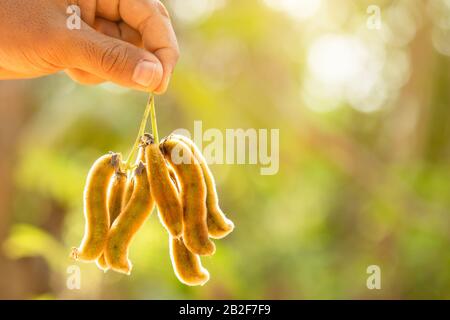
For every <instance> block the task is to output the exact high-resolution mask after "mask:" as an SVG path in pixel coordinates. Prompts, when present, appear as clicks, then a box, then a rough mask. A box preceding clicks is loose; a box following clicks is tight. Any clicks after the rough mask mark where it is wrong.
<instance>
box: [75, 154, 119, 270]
mask: <svg viewBox="0 0 450 320" xmlns="http://www.w3.org/2000/svg"><path fill="white" fill-rule="evenodd" d="M121 160H122V156H121V155H120V154H118V153H109V154H107V155H104V156H102V157H100V158H99V159H97V161H95V163H94V164H93V166H92V167H91V169H90V171H89V173H88V176H87V180H86V185H85V188H84V217H85V230H84V237H83V240H82V241H81V245H80V246H79V248H72V252H71V256H72V258H74V259H76V260H80V261H84V262H89V261H95V260H97V258H99V257H100V255H101V254H102V252H103V249H104V247H105V244H106V239H107V235H108V231H109V224H110V219H109V213H108V201H107V197H108V188H109V183H110V181H111V178H112V176H113V175H114V173H115V172H116V171H117V169H118V167H119V165H120V162H121Z"/></svg>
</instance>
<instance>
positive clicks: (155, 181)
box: [145, 135, 183, 238]
mask: <svg viewBox="0 0 450 320" xmlns="http://www.w3.org/2000/svg"><path fill="white" fill-rule="evenodd" d="M145 139H146V142H147V144H148V146H147V147H146V148H145V159H146V162H147V170H148V173H149V181H150V189H151V191H152V196H153V199H155V202H156V205H157V207H158V216H159V218H160V220H161V223H162V224H163V225H164V226H165V228H166V229H167V231H168V232H169V234H170V235H171V236H172V237H175V238H178V237H179V236H180V235H181V232H182V226H183V207H182V203H181V199H180V198H179V196H178V192H177V188H176V186H175V185H174V183H173V182H172V180H171V177H170V173H169V170H168V168H167V165H166V161H165V160H164V156H163V155H162V153H161V151H160V150H159V147H158V145H157V144H155V143H154V140H153V137H152V136H151V135H146V136H145Z"/></svg>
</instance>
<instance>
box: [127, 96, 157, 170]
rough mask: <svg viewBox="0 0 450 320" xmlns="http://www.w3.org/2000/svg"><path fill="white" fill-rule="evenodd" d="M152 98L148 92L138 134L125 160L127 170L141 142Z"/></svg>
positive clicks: (152, 103)
mask: <svg viewBox="0 0 450 320" xmlns="http://www.w3.org/2000/svg"><path fill="white" fill-rule="evenodd" d="M153 100H154V97H153V94H150V96H149V98H148V102H147V107H146V108H145V111H144V116H143V117H142V120H141V125H140V126H139V132H138V136H137V138H136V141H135V142H134V145H133V148H132V149H131V152H130V154H129V155H128V158H127V161H126V162H125V168H126V169H127V170H128V169H130V168H131V162H132V161H133V158H134V156H135V155H136V151H137V149H138V148H139V144H140V142H141V137H142V136H143V135H144V133H145V127H146V126H147V121H148V117H149V115H150V111H151V109H152V105H153V108H154V102H152V101H153Z"/></svg>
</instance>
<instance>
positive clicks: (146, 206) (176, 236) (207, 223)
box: [71, 134, 234, 286]
mask: <svg viewBox="0 0 450 320" xmlns="http://www.w3.org/2000/svg"><path fill="white" fill-rule="evenodd" d="M140 141H141V143H140V147H139V153H138V157H137V161H136V164H135V166H134V170H132V174H127V173H126V170H124V169H123V162H122V156H121V155H120V154H119V153H109V154H107V155H104V156H102V157H100V158H99V159H98V160H97V161H96V162H95V163H94V165H93V166H92V168H91V170H90V171H89V174H88V177H87V181H86V185H85V190H84V215H85V233H84V237H83V240H82V242H81V245H80V246H79V247H78V248H73V249H72V252H71V256H72V257H73V258H74V259H76V260H79V261H83V262H96V264H97V266H98V267H99V268H100V269H102V270H104V271H107V270H109V269H111V270H114V271H117V272H121V273H125V274H130V272H131V268H132V264H131V262H130V260H129V258H128V251H129V248H130V244H131V242H132V240H133V238H134V236H135V235H136V233H137V232H138V230H139V229H140V228H141V227H142V225H143V224H144V223H145V221H146V220H147V218H148V217H149V216H150V214H151V213H152V211H153V209H154V207H155V206H156V207H157V209H158V210H157V211H158V216H159V220H160V221H161V223H162V224H163V226H164V227H165V229H166V230H167V232H168V234H169V244H170V256H171V261H172V265H173V268H174V271H175V274H176V276H177V278H178V279H179V280H180V281H181V282H182V283H184V284H187V285H191V286H195V285H203V284H205V283H206V282H207V281H208V280H209V273H208V271H207V270H206V269H205V268H203V267H202V265H201V261H200V256H210V255H213V254H214V252H215V245H214V243H213V242H212V241H211V238H213V239H220V238H223V237H225V236H226V235H228V234H229V233H230V232H231V231H233V229H234V224H233V222H232V221H231V220H229V219H228V218H227V217H226V216H225V214H224V213H223V212H222V210H221V209H220V207H219V204H218V196H217V191H216V186H215V182H214V177H213V175H212V173H211V171H210V169H209V167H208V165H207V163H206V161H205V159H204V157H203V155H202V154H201V152H200V151H199V149H198V148H197V147H196V146H195V144H194V143H193V142H192V141H191V140H190V139H188V138H186V137H184V136H181V135H176V134H171V135H170V136H168V137H167V138H165V139H163V140H162V141H161V143H159V144H158V143H156V142H155V140H154V138H153V136H152V135H151V134H144V135H143V136H142V137H141V139H140Z"/></svg>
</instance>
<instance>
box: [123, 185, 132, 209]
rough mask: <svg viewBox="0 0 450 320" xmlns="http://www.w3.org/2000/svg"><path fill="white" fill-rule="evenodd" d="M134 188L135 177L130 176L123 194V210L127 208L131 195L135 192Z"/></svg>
mask: <svg viewBox="0 0 450 320" xmlns="http://www.w3.org/2000/svg"><path fill="white" fill-rule="evenodd" d="M133 190H134V179H133V177H130V178H128V179H127V183H126V186H125V192H124V195H123V202H122V210H123V209H124V208H125V206H126V205H127V204H128V202H130V199H131V195H132V194H133Z"/></svg>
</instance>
